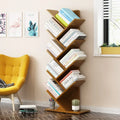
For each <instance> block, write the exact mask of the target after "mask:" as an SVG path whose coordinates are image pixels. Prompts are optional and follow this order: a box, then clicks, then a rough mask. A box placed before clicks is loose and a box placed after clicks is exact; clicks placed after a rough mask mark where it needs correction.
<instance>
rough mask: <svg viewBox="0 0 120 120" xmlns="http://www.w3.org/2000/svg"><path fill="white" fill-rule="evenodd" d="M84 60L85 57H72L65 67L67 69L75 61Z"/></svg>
mask: <svg viewBox="0 0 120 120" xmlns="http://www.w3.org/2000/svg"><path fill="white" fill-rule="evenodd" d="M85 58H86V55H81V56H78V55H77V56H76V57H74V58H73V59H72V60H71V61H70V62H69V63H68V64H67V65H66V66H65V67H66V68H67V67H68V66H69V65H71V64H72V63H73V62H74V61H75V60H84V59H85Z"/></svg>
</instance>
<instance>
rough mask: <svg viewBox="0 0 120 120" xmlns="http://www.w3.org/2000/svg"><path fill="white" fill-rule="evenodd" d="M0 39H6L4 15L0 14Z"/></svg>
mask: <svg viewBox="0 0 120 120" xmlns="http://www.w3.org/2000/svg"><path fill="white" fill-rule="evenodd" d="M0 37H6V13H0Z"/></svg>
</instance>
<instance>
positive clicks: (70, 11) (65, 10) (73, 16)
mask: <svg viewBox="0 0 120 120" xmlns="http://www.w3.org/2000/svg"><path fill="white" fill-rule="evenodd" d="M61 10H62V11H63V12H64V13H65V14H66V15H67V16H68V17H69V18H70V19H72V20H73V19H75V18H76V19H80V17H78V16H77V15H76V14H75V13H74V12H73V11H72V10H70V9H67V8H62V9H61Z"/></svg>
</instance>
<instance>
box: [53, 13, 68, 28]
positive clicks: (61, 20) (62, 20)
mask: <svg viewBox="0 0 120 120" xmlns="http://www.w3.org/2000/svg"><path fill="white" fill-rule="evenodd" d="M55 18H56V19H57V20H58V21H59V22H60V23H62V24H63V25H64V26H65V27H67V26H68V24H67V23H66V22H65V20H64V19H63V18H61V17H60V16H59V15H58V14H56V15H55Z"/></svg>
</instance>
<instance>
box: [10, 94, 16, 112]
mask: <svg viewBox="0 0 120 120" xmlns="http://www.w3.org/2000/svg"><path fill="white" fill-rule="evenodd" d="M11 99H12V106H13V112H14V111H15V104H14V94H11Z"/></svg>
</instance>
